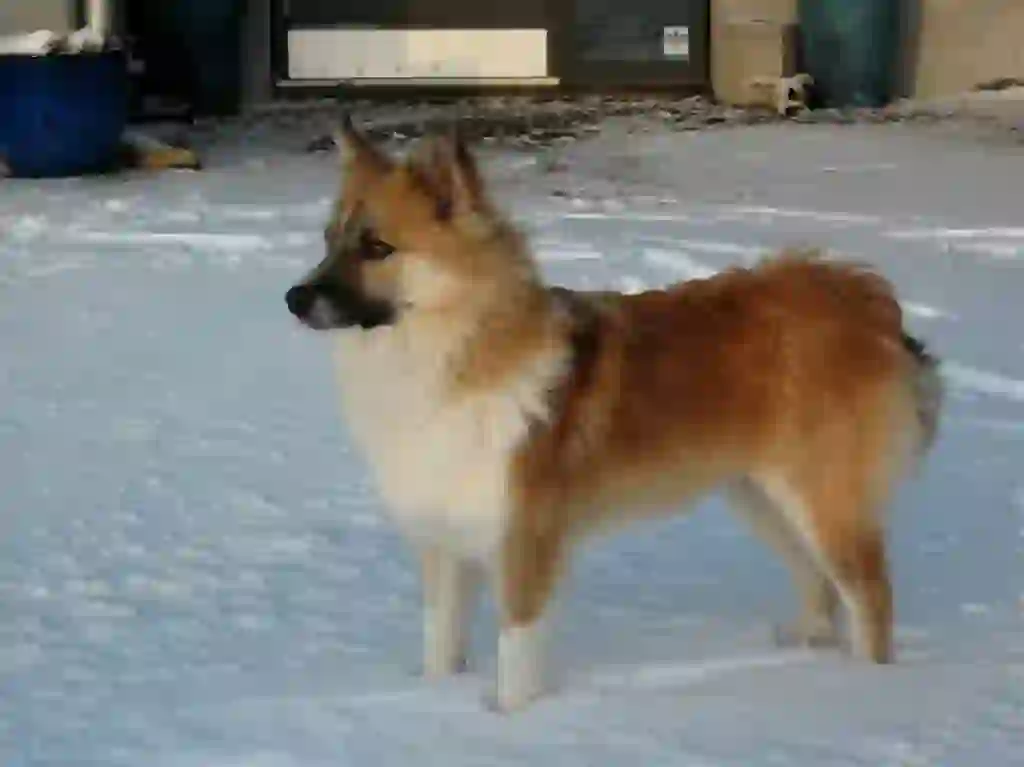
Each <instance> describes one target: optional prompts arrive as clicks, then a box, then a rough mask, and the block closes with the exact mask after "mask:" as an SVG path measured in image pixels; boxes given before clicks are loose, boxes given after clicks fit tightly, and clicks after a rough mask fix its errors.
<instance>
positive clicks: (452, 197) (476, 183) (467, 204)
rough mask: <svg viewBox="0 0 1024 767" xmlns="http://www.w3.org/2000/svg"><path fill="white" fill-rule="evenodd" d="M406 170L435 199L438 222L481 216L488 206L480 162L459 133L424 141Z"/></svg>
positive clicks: (411, 158) (410, 157) (412, 155)
mask: <svg viewBox="0 0 1024 767" xmlns="http://www.w3.org/2000/svg"><path fill="white" fill-rule="evenodd" d="M406 167H407V168H408V170H409V171H410V172H411V173H412V174H413V176H414V177H415V178H416V179H417V180H418V181H419V182H421V184H422V185H423V186H424V187H425V189H426V191H427V192H428V194H430V196H431V197H432V198H433V200H434V202H435V204H436V206H437V215H438V218H441V219H447V218H451V217H453V216H460V215H465V214H468V213H479V212H482V211H483V210H484V209H485V208H486V207H487V205H488V201H487V197H486V193H485V190H484V184H483V179H482V178H481V176H480V172H479V170H478V169H477V165H476V161H475V160H474V159H473V155H472V154H471V153H470V151H469V148H468V147H467V146H466V142H465V140H464V139H463V137H462V136H461V135H459V133H458V131H457V130H456V129H452V130H450V131H448V132H447V133H445V134H442V135H436V136H430V137H428V138H424V139H422V140H421V142H420V144H419V146H417V147H416V149H415V150H414V151H413V152H412V153H411V154H410V155H409V158H408V160H407V163H406Z"/></svg>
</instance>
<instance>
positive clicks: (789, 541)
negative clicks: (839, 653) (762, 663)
mask: <svg viewBox="0 0 1024 767" xmlns="http://www.w3.org/2000/svg"><path fill="white" fill-rule="evenodd" d="M729 500H730V501H731V503H732V506H733V508H734V510H735V511H736V513H737V514H738V515H739V516H740V517H741V518H742V519H743V520H744V521H746V522H747V524H748V525H749V526H750V528H751V530H752V531H753V532H754V534H755V535H756V536H757V537H758V538H759V539H760V540H761V541H762V542H763V543H765V544H766V545H768V546H769V547H770V548H771V549H772V550H773V551H774V552H775V553H776V554H777V555H778V556H779V557H781V558H782V560H783V561H784V562H785V564H786V566H787V567H788V569H789V572H790V576H791V577H792V580H793V585H794V587H795V589H796V592H797V594H798V596H799V598H800V615H799V617H798V618H797V619H796V621H794V622H793V623H791V624H787V625H781V626H778V627H777V628H776V631H775V636H776V641H777V642H778V643H779V644H781V645H806V646H810V647H832V646H836V645H837V644H838V643H839V627H838V623H837V612H838V608H839V594H838V592H837V591H836V588H835V586H834V585H833V583H832V581H831V580H830V579H829V577H828V575H827V574H826V573H825V572H824V571H823V570H822V569H821V567H820V566H819V565H818V563H817V562H816V561H815V559H814V557H813V556H812V554H811V552H810V551H809V550H808V548H807V545H806V544H805V543H804V542H803V541H802V540H801V539H800V537H799V535H798V533H797V532H796V531H795V530H794V529H793V528H792V527H791V525H790V524H789V523H788V522H787V521H786V518H785V516H784V515H783V512H782V510H781V509H779V508H778V507H777V506H776V504H774V503H773V502H772V500H771V499H770V498H769V497H768V496H767V495H766V494H765V493H764V491H762V490H761V488H759V487H758V486H757V485H756V484H754V483H753V482H752V481H750V480H749V479H743V480H740V481H738V482H736V483H735V484H733V485H732V486H730V488H729Z"/></svg>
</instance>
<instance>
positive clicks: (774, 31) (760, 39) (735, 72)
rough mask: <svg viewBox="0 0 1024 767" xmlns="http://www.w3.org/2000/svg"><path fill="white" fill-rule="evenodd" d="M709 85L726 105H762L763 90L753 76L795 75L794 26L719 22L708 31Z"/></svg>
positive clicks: (775, 76) (777, 76) (795, 42)
mask: <svg viewBox="0 0 1024 767" xmlns="http://www.w3.org/2000/svg"><path fill="white" fill-rule="evenodd" d="M711 35H712V37H711V85H712V88H713V89H714V91H715V96H716V97H717V98H718V99H720V100H721V101H724V102H726V103H728V104H735V105H737V106H745V105H749V104H755V103H756V104H762V103H764V102H765V93H764V91H763V90H759V89H757V88H754V87H752V86H751V80H752V79H754V78H772V79H777V78H780V77H792V76H793V75H794V74H796V51H797V25H796V23H794V22H792V21H785V22H783V21H762V20H736V21H726V22H721V23H719V24H717V25H714V26H713V27H712V32H711Z"/></svg>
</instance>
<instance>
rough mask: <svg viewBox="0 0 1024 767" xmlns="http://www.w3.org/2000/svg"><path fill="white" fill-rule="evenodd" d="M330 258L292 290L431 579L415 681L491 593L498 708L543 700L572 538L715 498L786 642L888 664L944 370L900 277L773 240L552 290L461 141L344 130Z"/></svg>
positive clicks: (356, 436) (454, 648)
mask: <svg viewBox="0 0 1024 767" xmlns="http://www.w3.org/2000/svg"><path fill="white" fill-rule="evenodd" d="M336 142H337V144H338V145H339V147H340V150H341V151H340V160H339V165H340V166H341V171H342V172H341V182H340V191H339V196H338V198H337V201H336V202H335V204H334V205H333V208H332V211H331V214H330V220H329V222H328V223H327V226H326V228H325V231H324V239H325V250H326V256H325V257H324V258H323V260H322V261H321V262H320V263H319V265H318V266H316V267H315V268H313V269H312V271H310V272H309V273H308V274H307V275H306V276H305V277H304V278H303V279H301V281H299V282H298V283H297V284H295V285H294V286H292V287H291V288H290V289H288V290H287V292H286V295H285V300H286V303H287V307H288V309H289V310H290V312H291V314H292V315H294V316H295V317H296V318H298V320H299V321H300V322H301V323H302V324H303V325H305V326H306V327H308V328H311V329H313V330H317V331H322V332H325V333H330V335H331V337H332V340H333V350H334V354H333V357H334V363H335V368H336V372H337V380H338V386H339V389H340V405H341V409H342V411H343V413H344V415H345V418H346V421H347V425H348V430H349V432H350V434H351V437H352V439H353V440H354V442H355V443H356V444H357V445H358V446H359V447H360V448H361V450H362V452H363V454H364V455H365V456H366V459H367V464H368V465H369V466H370V467H371V470H372V473H373V475H374V478H375V481H376V483H377V486H378V487H379V489H380V493H381V495H382V498H383V500H384V501H385V502H386V506H387V508H388V509H389V512H390V515H391V516H392V517H393V520H394V521H395V523H396V524H397V526H398V529H399V530H400V531H401V532H402V534H403V537H404V538H405V539H406V540H407V541H408V542H409V543H410V544H411V546H410V550H411V551H413V552H415V553H416V555H417V557H416V558H417V561H418V563H419V565H420V566H421V573H422V586H423V602H424V609H423V659H422V663H423V675H424V676H425V677H426V678H428V679H429V678H438V677H443V676H446V675H449V674H454V673H456V672H459V671H461V670H462V669H464V668H465V661H466V649H467V637H466V634H467V622H468V620H469V617H470V612H471V610H472V607H473V604H474V598H475V596H476V595H477V593H478V591H479V588H480V586H481V584H483V583H490V585H491V587H492V588H493V591H494V594H495V596H496V603H497V605H498V606H499V608H500V609H499V612H500V633H499V637H498V647H497V673H496V676H497V679H496V689H495V690H494V691H493V693H489V694H488V695H485V696H484V700H485V701H486V702H487V704H488V705H489V707H491V708H493V709H495V710H497V711H499V712H504V713H509V712H514V711H518V710H521V709H524V708H526V707H528V706H529V705H531V704H532V703H533V702H535V701H536V700H537V699H538V698H539V697H541V696H543V695H545V694H547V693H549V692H551V687H550V685H549V680H548V676H547V672H546V671H545V659H546V657H547V655H546V651H545V646H546V642H545V637H546V636H547V635H548V630H547V629H548V627H549V624H550V617H551V614H552V612H553V609H552V607H551V603H552V599H553V596H554V595H555V592H556V590H557V587H558V585H559V583H560V579H561V577H562V575H563V574H564V572H565V567H566V564H567V561H568V559H569V557H570V555H571V553H572V551H573V549H574V547H576V546H578V545H579V544H581V543H582V542H583V541H585V540H587V539H589V538H590V537H591V535H592V534H596V533H598V532H602V531H604V532H611V531H613V530H614V529H616V528H618V527H621V526H622V525H625V524H627V523H630V522H632V521H636V520H640V519H646V518H653V517H654V516H655V515H658V514H666V513H672V512H679V511H682V510H685V509H687V508H691V507H692V506H693V505H694V503H695V502H696V501H697V500H698V499H699V498H701V497H703V496H705V495H706V494H708V493H710V492H712V491H716V490H723V491H725V493H726V494H727V495H728V497H729V498H730V499H731V504H730V505H731V506H733V507H735V509H736V511H737V512H738V514H739V516H740V517H741V518H742V519H744V520H746V521H747V522H749V523H750V526H751V528H752V530H753V532H755V533H756V534H757V535H758V536H760V537H761V538H762V539H763V540H764V542H765V543H766V544H767V545H768V546H769V547H770V548H772V549H774V550H775V552H777V554H778V555H779V556H781V557H782V559H783V560H784V562H785V563H786V564H787V565H788V569H789V571H790V573H791V575H792V580H793V583H794V586H795V588H796V591H797V593H798V595H799V598H800V602H801V604H802V609H801V612H800V613H799V616H798V618H797V620H796V621H795V622H793V623H792V624H786V625H785V627H784V628H779V629H778V637H779V641H781V642H784V643H800V644H802V645H814V646H826V645H830V646H840V645H845V644H847V643H846V642H844V640H843V639H842V638H841V636H840V634H841V633H842V632H841V631H840V626H839V618H840V612H841V611H840V608H843V609H844V610H845V613H846V615H847V617H848V619H849V642H848V645H849V648H850V649H851V650H852V652H853V653H854V654H855V655H856V656H858V657H860V658H863V659H865V660H867V661H873V662H876V663H888V662H890V661H892V660H893V647H892V624H893V597H892V591H891V586H890V579H889V573H888V559H887V552H886V543H885V532H884V527H885V525H884V510H885V509H884V507H885V506H886V503H887V500H888V499H889V497H890V494H891V492H892V491H893V489H894V487H895V485H896V483H897V482H898V481H900V480H902V479H904V478H906V477H907V476H908V475H909V474H910V473H911V472H912V470H913V469H914V468H915V467H916V466H918V465H920V462H921V461H922V459H923V458H924V456H925V455H926V454H927V453H928V452H929V448H930V447H931V446H932V444H933V442H934V441H935V438H936V433H937V429H938V426H939V415H940V411H941V406H942V399H943V390H942V386H941V379H940V376H939V370H938V366H939V362H938V360H937V358H935V357H934V356H932V355H931V354H930V353H929V352H928V350H927V349H925V347H924V345H923V344H922V343H920V342H919V341H918V340H916V339H914V338H913V337H911V336H909V335H908V334H907V333H906V332H905V331H904V328H903V318H902V313H901V309H900V305H899V303H898V302H897V299H896V297H895V295H894V288H893V287H892V285H891V284H890V283H889V282H888V281H886V280H885V279H884V278H883V277H881V276H879V275H878V274H877V273H875V272H873V271H871V270H870V269H869V268H868V267H866V266H862V265H860V264H858V263H853V262H846V261H841V260H838V259H831V258H827V257H825V256H824V255H823V254H820V253H817V252H816V251H813V250H806V251H805V250H795V249H791V250H783V251H781V252H779V253H776V254H773V255H770V256H768V257H766V258H765V259H764V260H763V261H762V262H761V263H759V264H758V265H756V266H754V267H751V268H731V269H728V270H725V271H723V272H720V273H717V274H716V275H714V276H712V277H709V278H706V279H695V280H689V281H684V282H681V283H678V284H675V285H670V286H667V287H665V288H664V289H657V290H650V291H647V292H643V293H639V294H618V293H615V292H613V291H605V292H583V291H575V290H570V289H568V288H565V287H560V286H551V285H546V284H545V282H544V280H543V279H542V277H541V274H540V271H539V268H538V266H537V264H536V262H535V260H534V258H533V256H532V254H531V251H530V246H529V242H528V238H527V237H526V236H525V235H524V234H523V233H521V231H520V230H519V229H518V228H517V227H516V225H515V224H514V222H512V221H511V220H509V219H508V218H507V217H506V216H504V215H503V214H502V212H501V211H500V210H499V208H498V206H497V205H496V204H495V202H494V199H493V197H492V195H491V194H490V192H489V190H488V185H487V184H485V182H484V176H483V174H482V173H481V171H480V168H479V166H478V165H477V161H476V159H475V158H474V156H473V155H472V154H471V152H470V151H469V149H468V148H467V146H466V144H465V142H464V141H462V140H461V139H460V138H459V137H458V136H457V135H455V134H454V133H452V134H444V135H442V134H436V135H430V136H427V137H425V138H423V139H421V140H420V142H419V144H418V145H416V147H415V148H414V149H413V150H412V151H410V152H409V153H408V154H407V155H406V156H405V157H396V156H393V155H391V154H389V153H388V152H385V151H383V150H382V149H381V148H380V147H379V146H378V145H377V144H375V143H374V142H371V141H370V140H369V139H368V138H367V137H366V136H365V134H363V133H362V132H361V131H359V130H358V129H357V128H356V127H355V126H353V124H352V123H351V121H350V120H344V121H343V124H342V127H341V128H340V129H339V131H338V134H337V136H336Z"/></svg>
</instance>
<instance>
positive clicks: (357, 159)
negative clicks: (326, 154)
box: [334, 112, 392, 171]
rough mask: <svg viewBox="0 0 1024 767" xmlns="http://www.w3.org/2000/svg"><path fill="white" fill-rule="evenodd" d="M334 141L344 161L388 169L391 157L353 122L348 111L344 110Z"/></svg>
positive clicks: (366, 166) (381, 169)
mask: <svg viewBox="0 0 1024 767" xmlns="http://www.w3.org/2000/svg"><path fill="white" fill-rule="evenodd" d="M334 143H335V145H336V146H337V147H338V150H339V152H340V153H341V157H342V162H343V163H346V164H349V163H350V164H354V165H356V166H361V167H365V168H368V169H373V170H378V171H384V170H388V169H389V168H390V167H391V165H392V163H391V158H390V157H388V156H387V155H386V154H385V153H384V152H382V151H381V150H380V149H378V148H377V147H376V146H374V145H373V144H372V143H371V142H370V140H369V139H368V138H367V137H366V136H365V135H363V134H362V133H361V132H360V131H359V130H357V129H356V126H355V125H354V124H353V123H352V117H351V116H350V115H349V114H348V112H343V113H342V115H341V119H340V120H339V122H338V127H337V128H335V130H334Z"/></svg>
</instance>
